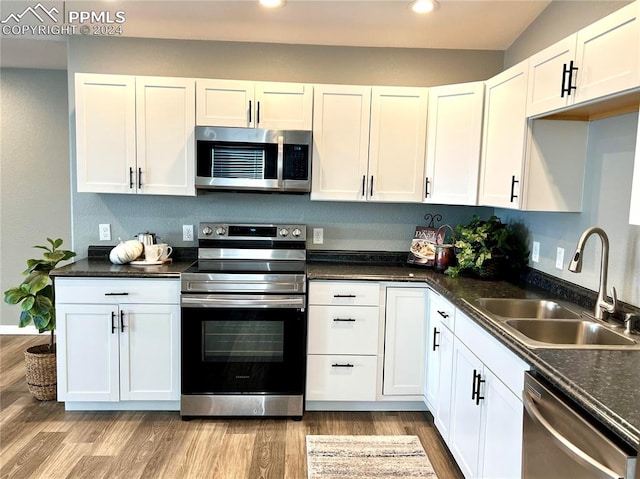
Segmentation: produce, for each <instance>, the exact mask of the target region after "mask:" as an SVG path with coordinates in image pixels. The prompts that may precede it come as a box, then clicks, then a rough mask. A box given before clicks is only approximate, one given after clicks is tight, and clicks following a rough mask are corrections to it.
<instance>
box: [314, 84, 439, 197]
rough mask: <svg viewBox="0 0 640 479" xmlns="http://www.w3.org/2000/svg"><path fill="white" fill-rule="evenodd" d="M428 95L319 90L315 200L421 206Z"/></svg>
mask: <svg viewBox="0 0 640 479" xmlns="http://www.w3.org/2000/svg"><path fill="white" fill-rule="evenodd" d="M427 93H428V89H426V88H408V87H373V88H371V87H354V86H344V85H317V86H316V87H315V101H314V130H313V136H314V157H313V175H312V176H313V180H312V181H313V184H312V188H311V199H312V200H335V201H380V202H416V203H417V202H420V201H422V195H423V186H422V184H423V178H424V174H423V173H424V156H425V148H426V121H427V99H428V95H427Z"/></svg>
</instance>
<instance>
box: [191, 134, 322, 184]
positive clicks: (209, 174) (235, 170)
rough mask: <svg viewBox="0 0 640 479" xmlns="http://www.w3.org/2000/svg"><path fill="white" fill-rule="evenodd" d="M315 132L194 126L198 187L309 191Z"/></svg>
mask: <svg viewBox="0 0 640 479" xmlns="http://www.w3.org/2000/svg"><path fill="white" fill-rule="evenodd" d="M311 150H312V145H311V132H310V131H299V130H286V131H285V130H263V129H259V128H226V127H207V126H198V127H196V189H206V190H232V191H271V192H281V193H307V192H309V191H311Z"/></svg>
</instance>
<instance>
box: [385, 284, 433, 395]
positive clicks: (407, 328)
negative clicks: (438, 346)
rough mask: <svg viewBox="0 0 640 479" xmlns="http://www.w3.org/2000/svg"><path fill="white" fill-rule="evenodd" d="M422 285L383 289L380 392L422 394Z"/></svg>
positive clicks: (424, 303) (424, 313)
mask: <svg viewBox="0 0 640 479" xmlns="http://www.w3.org/2000/svg"><path fill="white" fill-rule="evenodd" d="M427 295H428V290H427V289H426V288H395V287H392V288H387V295H386V307H385V313H386V321H385V337H384V377H383V388H382V394H383V395H393V396H403V395H415V396H418V395H422V394H423V389H424V368H425V355H424V350H425V330H426V321H427Z"/></svg>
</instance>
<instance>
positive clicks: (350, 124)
mask: <svg viewBox="0 0 640 479" xmlns="http://www.w3.org/2000/svg"><path fill="white" fill-rule="evenodd" d="M370 115H371V88H370V87H363V86H348V85H315V87H314V101H313V162H312V168H313V171H312V175H311V181H312V186H311V199H312V200H341V201H361V200H362V199H363V198H364V193H363V192H364V190H365V184H364V183H365V181H364V178H366V176H367V167H368V164H369V118H370Z"/></svg>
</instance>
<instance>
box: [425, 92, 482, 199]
mask: <svg viewBox="0 0 640 479" xmlns="http://www.w3.org/2000/svg"><path fill="white" fill-rule="evenodd" d="M483 100H484V83H483V82H473V83H461V84H457V85H446V86H440V87H434V88H430V89H429V109H428V111H429V116H428V119H427V160H426V167H425V176H426V178H425V196H424V198H425V199H424V202H425V203H440V204H450V205H476V204H477V201H478V176H479V172H480V140H481V138H482V107H483Z"/></svg>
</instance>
